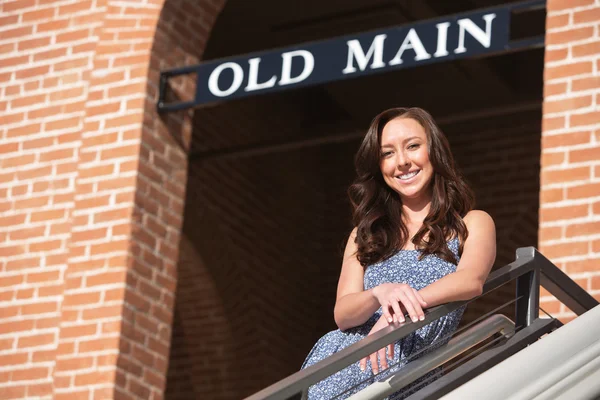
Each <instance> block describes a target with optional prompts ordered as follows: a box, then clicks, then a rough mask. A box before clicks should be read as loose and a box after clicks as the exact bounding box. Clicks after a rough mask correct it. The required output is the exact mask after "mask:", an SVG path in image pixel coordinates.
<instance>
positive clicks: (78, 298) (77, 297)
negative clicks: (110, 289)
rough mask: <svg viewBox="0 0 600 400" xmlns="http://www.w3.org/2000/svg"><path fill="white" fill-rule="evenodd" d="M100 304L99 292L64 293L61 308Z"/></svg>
mask: <svg viewBox="0 0 600 400" xmlns="http://www.w3.org/2000/svg"><path fill="white" fill-rule="evenodd" d="M97 303H100V292H86V293H65V297H64V300H63V303H62V304H63V307H73V306H82V305H91V304H97Z"/></svg>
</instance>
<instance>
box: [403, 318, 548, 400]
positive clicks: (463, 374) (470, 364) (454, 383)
mask: <svg viewBox="0 0 600 400" xmlns="http://www.w3.org/2000/svg"><path fill="white" fill-rule="evenodd" d="M556 327H557V324H556V320H554V319H544V318H538V319H536V320H535V321H533V323H532V324H531V325H529V326H528V327H525V328H523V329H521V330H520V331H518V332H517V333H515V334H514V336H512V337H511V338H509V339H508V340H507V341H506V342H504V343H503V344H501V345H498V346H496V347H494V348H492V349H489V350H487V351H485V352H484V353H482V354H480V355H478V356H477V357H475V358H473V359H472V360H469V361H467V362H466V363H464V364H463V365H461V366H460V367H458V368H456V369H454V370H453V371H451V372H449V373H448V374H446V375H444V376H442V377H441V378H439V379H437V380H436V381H434V382H432V383H430V384H429V385H427V386H425V387H424V388H422V389H421V390H419V391H418V392H416V393H414V394H413V395H411V396H410V397H408V398H407V399H406V400H433V399H439V398H440V397H441V396H443V395H445V394H447V393H449V392H451V391H452V390H454V389H456V388H457V387H459V386H460V385H462V384H463V383H465V382H467V381H468V380H470V379H472V378H474V377H475V376H477V375H479V374H480V373H482V372H483V371H486V370H488V369H489V368H491V367H492V366H494V365H496V364H498V363H499V362H501V361H503V360H505V359H507V358H508V357H510V356H512V355H513V354H515V353H517V352H518V351H520V350H522V349H523V348H525V347H526V346H527V345H529V344H531V343H533V342H535V341H537V340H538V339H539V338H540V336H542V335H544V334H546V333H549V332H551V331H552V330H553V329H555V328H556Z"/></svg>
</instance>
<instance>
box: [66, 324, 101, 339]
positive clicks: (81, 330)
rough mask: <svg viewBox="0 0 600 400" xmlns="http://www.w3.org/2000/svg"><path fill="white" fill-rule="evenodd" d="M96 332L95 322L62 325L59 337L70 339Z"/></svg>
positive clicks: (91, 334)
mask: <svg viewBox="0 0 600 400" xmlns="http://www.w3.org/2000/svg"><path fill="white" fill-rule="evenodd" d="M97 332H98V325H97V324H85V325H81V324H79V325H74V326H63V327H61V328H60V338H61V340H64V339H72V338H77V337H83V336H93V335H96V334H97Z"/></svg>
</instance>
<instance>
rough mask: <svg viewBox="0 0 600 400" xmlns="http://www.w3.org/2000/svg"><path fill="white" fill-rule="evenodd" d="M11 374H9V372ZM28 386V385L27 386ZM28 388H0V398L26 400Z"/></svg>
mask: <svg viewBox="0 0 600 400" xmlns="http://www.w3.org/2000/svg"><path fill="white" fill-rule="evenodd" d="M7 373H9V372H7ZM27 386H28V385H27ZM27 386H13V385H11V386H0V398H2V399H24V398H26V395H25V393H26V390H27Z"/></svg>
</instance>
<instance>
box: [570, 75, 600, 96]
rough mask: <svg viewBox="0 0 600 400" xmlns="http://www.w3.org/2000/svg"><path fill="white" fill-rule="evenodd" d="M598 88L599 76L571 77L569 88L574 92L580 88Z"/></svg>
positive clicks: (599, 86)
mask: <svg viewBox="0 0 600 400" xmlns="http://www.w3.org/2000/svg"><path fill="white" fill-rule="evenodd" d="M599 88H600V77H598V76H592V77H589V78H582V79H573V81H572V83H571V90H572V91H574V92H577V91H582V90H596V89H599Z"/></svg>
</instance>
